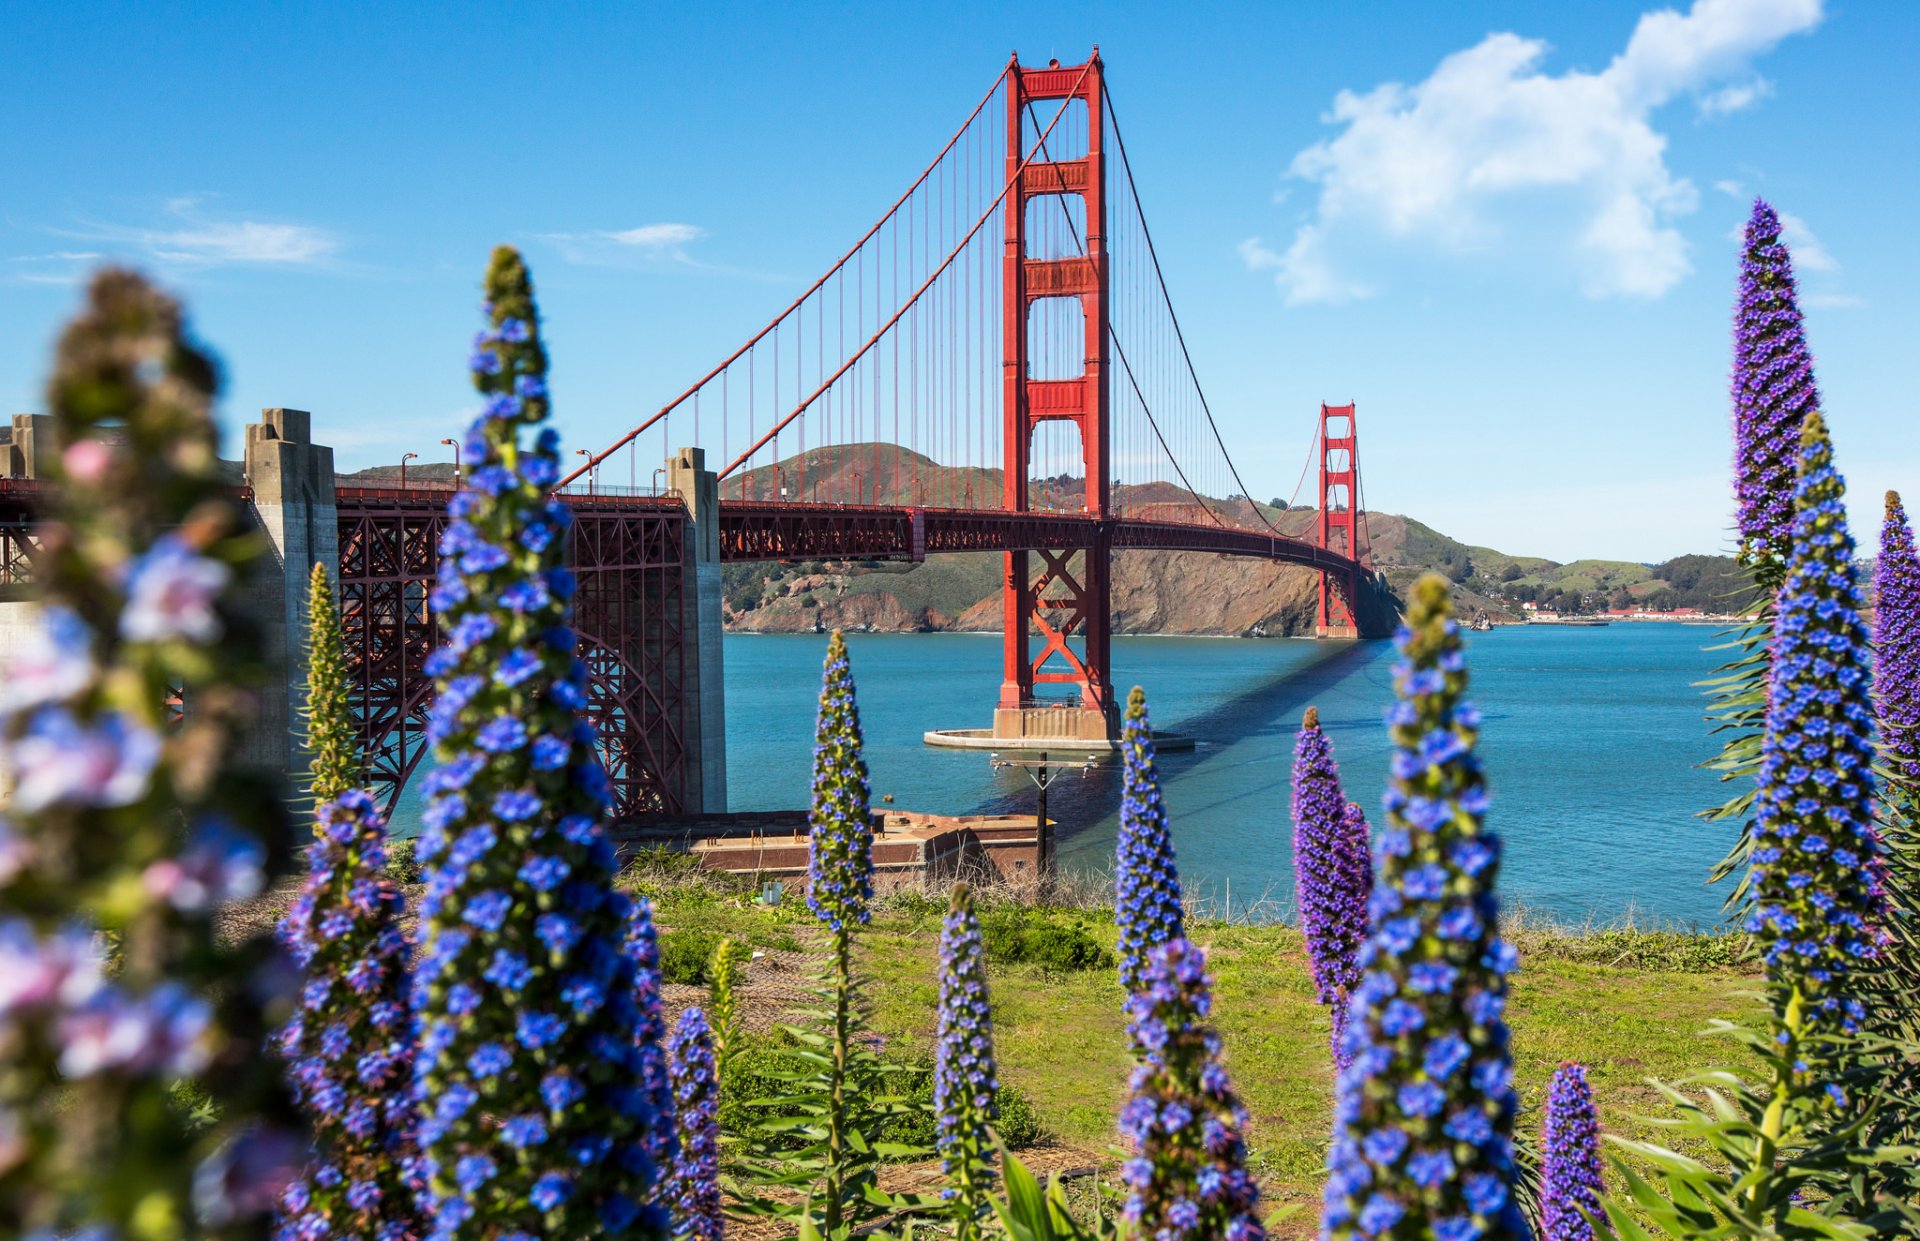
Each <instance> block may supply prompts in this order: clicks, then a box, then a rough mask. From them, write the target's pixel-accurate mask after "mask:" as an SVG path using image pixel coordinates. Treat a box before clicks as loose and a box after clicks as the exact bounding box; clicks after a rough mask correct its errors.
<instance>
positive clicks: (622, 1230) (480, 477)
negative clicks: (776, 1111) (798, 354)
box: [413, 246, 666, 1238]
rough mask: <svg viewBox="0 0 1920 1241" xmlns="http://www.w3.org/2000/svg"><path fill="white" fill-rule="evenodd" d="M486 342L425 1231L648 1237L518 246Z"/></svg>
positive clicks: (548, 439)
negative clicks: (429, 1225) (524, 434)
mask: <svg viewBox="0 0 1920 1241" xmlns="http://www.w3.org/2000/svg"><path fill="white" fill-rule="evenodd" d="M484 309H485V311H486V314H487V317H488V325H487V328H486V330H485V331H483V332H482V333H481V334H480V336H479V338H478V340H477V341H476V342H475V345H474V353H473V358H472V369H473V375H474V385H475V387H477V388H478V389H479V391H480V393H481V396H482V398H483V400H484V401H485V409H484V410H483V412H482V413H481V415H480V417H479V418H478V419H477V420H476V421H475V423H474V424H473V427H472V429H471V430H470V431H469V433H468V436H467V454H468V459H469V460H470V461H471V462H472V463H473V468H472V471H471V473H470V474H469V476H468V479H467V489H466V490H464V491H461V492H460V493H458V494H457V495H456V496H455V497H454V499H453V501H452V503H451V504H450V505H449V514H450V517H451V520H450V521H449V522H448V524H447V529H446V533H445V535H444V536H443V538H442V540H441V547H440V552H441V563H440V578H439V583H438V585H437V586H436V588H435V589H434V591H433V596H432V602H433V606H434V609H435V610H436V611H437V612H439V613H440V616H441V623H442V625H443V627H444V628H445V630H446V632H447V633H448V634H449V640H448V645H447V646H445V647H443V648H441V649H440V650H439V651H436V652H434V654H433V656H432V657H431V659H430V666H429V672H430V673H431V674H432V675H433V676H434V677H435V678H436V682H437V685H436V689H437V695H438V696H437V699H436V701H435V704H434V708H433V713H432V718H431V721H430V724H429V735H430V737H431V739H432V741H433V744H434V755H435V758H436V759H437V765H436V767H435V768H434V770H433V771H432V772H431V773H429V775H428V777H427V781H426V784H427V793H428V799H427V803H426V807H425V809H424V811H423V812H422V815H421V819H422V822H423V823H424V825H425V826H424V828H423V829H422V831H421V834H420V841H419V844H418V846H417V847H416V852H417V856H418V857H419V858H420V859H421V861H422V862H423V863H424V865H425V866H426V893H425V895H424V896H423V898H422V899H421V902H420V910H419V916H420V927H421V945H420V953H419V957H418V960H417V963H416V974H415V978H414V989H413V1007H414V1011H415V1013H416V1014H417V1018H418V1023H419V1032H420V1043H419V1051H418V1058H417V1060H416V1062H415V1087H416V1092H417V1097H418V1099H419V1103H420V1109H421V1121H420V1139H421V1146H422V1148H423V1151H424V1154H425V1156H426V1158H425V1161H424V1165H425V1166H424V1171H425V1173H426V1175H427V1177H428V1181H429V1189H428V1192H427V1194H426V1196H425V1201H426V1205H427V1207H428V1208H429V1210H430V1212H431V1216H432V1221H433V1224H434V1233H433V1235H434V1236H435V1237H446V1238H455V1237H458V1238H467V1237H475V1238H477V1237H508V1236H517V1237H550V1236H558V1237H582V1236H610V1237H658V1236H661V1235H663V1234H664V1233H665V1231H666V1219H665V1213H664V1212H663V1211H660V1210H659V1209H658V1208H657V1207H654V1206H652V1205H649V1202H650V1199H651V1197H652V1189H653V1185H654V1182H655V1180H656V1178H657V1176H658V1175H659V1174H660V1171H661V1170H660V1169H659V1168H658V1167H657V1166H656V1164H655V1162H654V1160H653V1158H652V1156H651V1154H650V1151H651V1150H652V1149H653V1148H654V1144H655V1141H656V1138H655V1135H654V1128H655V1126H656V1125H658V1124H660V1123H662V1122H663V1120H664V1118H662V1117H660V1116H659V1115H658V1114H657V1113H656V1111H655V1109H654V1107H653V1104H652V1102H651V1101H650V1100H649V1098H648V1093H647V1090H646V1088H645V1085H644V1072H645V1070H644V1065H643V1059H642V1057H641V1054H640V1049H639V1047H638V1046H637V1044H636V1041H635V1032H636V1030H637V1029H638V1028H639V1023H640V1014H639V1012H638V1011H637V1010H636V1008H635V1005H634V997H635V995H636V994H637V991H638V987H639V984H637V980H636V978H635V966H634V961H633V958H632V956H631V955H629V954H628V952H627V951H626V949H625V943H624V940H625V936H626V933H627V919H628V913H629V908H630V905H629V902H628V900H627V898H626V897H625V896H624V895H622V894H620V893H618V892H616V891H615V890H614V887H613V877H614V852H613V846H612V845H611V843H609V841H608V840H607V838H606V835H605V833H604V831H603V830H602V828H601V819H602V817H603V816H604V815H605V813H606V810H607V806H608V801H609V790H608V783H607V776H606V772H605V770H604V769H603V768H602V767H601V765H600V759H599V756H598V755H597V754H596V753H595V751H594V733H593V728H592V726H591V725H590V724H589V723H588V722H587V720H586V717H585V714H584V712H585V710H586V705H587V669H586V665H585V664H584V663H583V662H582V661H581V660H580V659H579V658H578V657H577V656H576V655H575V647H576V645H577V640H576V638H575V636H574V632H573V629H572V628H571V624H570V622H571V614H572V605H571V602H570V601H571V598H572V595H573V591H574V580H573V575H572V573H571V572H569V571H568V570H567V568H566V566H565V563H564V561H565V551H566V540H567V525H568V516H567V510H566V508H565V507H564V506H563V505H562V504H560V503H559V501H557V500H555V499H553V498H551V496H550V495H549V491H550V489H551V488H552V486H553V484H554V481H555V480H556V479H557V477H558V476H559V470H560V462H559V437H558V436H557V435H556V434H555V433H554V432H553V430H552V429H551V428H542V429H541V430H540V431H539V433H538V435H537V437H536V438H535V440H534V442H533V444H532V445H531V446H529V445H526V444H523V443H522V442H521V439H520V433H521V431H522V430H523V429H530V428H535V427H539V425H540V424H541V423H543V422H545V421H546V420H547V415H548V400H547V386H546V369H547V361H546V352H545V350H544V348H543V347H542V346H541V343H540V334H539V322H538V318H537V312H536V310H535V307H534V301H533V288H532V283H531V281H530V280H529V278H528V276H527V271H526V267H525V265H524V264H523V263H522V262H521V259H520V256H519V254H518V253H516V252H515V251H514V250H512V249H510V248H508V247H504V246H503V247H501V248H500V249H498V250H495V251H494V254H493V260H492V264H491V266H490V267H489V269H488V272H487V303H486V306H485V307H484Z"/></svg>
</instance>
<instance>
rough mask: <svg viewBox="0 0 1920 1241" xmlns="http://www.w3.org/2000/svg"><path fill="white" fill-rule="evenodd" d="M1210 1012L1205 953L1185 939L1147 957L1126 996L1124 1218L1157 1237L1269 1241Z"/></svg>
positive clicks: (1243, 1122) (1241, 1115)
mask: <svg viewBox="0 0 1920 1241" xmlns="http://www.w3.org/2000/svg"><path fill="white" fill-rule="evenodd" d="M1212 1006H1213V980H1212V979H1211V978H1209V977H1208V976H1207V963H1206V957H1205V955H1204V954H1203V953H1202V952H1201V951H1200V950H1199V949H1198V948H1196V947H1194V946H1193V945H1192V944H1191V943H1189V942H1187V940H1185V939H1184V938H1182V939H1173V940H1169V941H1167V942H1166V943H1164V944H1159V945H1156V946H1155V947H1154V948H1153V949H1152V950H1151V951H1149V952H1148V953H1147V963H1146V973H1145V975H1144V976H1143V978H1142V979H1141V985H1140V988H1139V990H1137V991H1135V992H1134V993H1133V994H1132V995H1131V996H1129V997H1128V999H1127V1014H1128V1017H1129V1018H1130V1020H1129V1021H1128V1023H1127V1033H1128V1035H1129V1036H1130V1037H1131V1038H1132V1040H1133V1054H1134V1068H1133V1078H1132V1081H1131V1083H1130V1086H1129V1088H1130V1090H1131V1092H1132V1093H1131V1095H1130V1096H1129V1098H1128V1099H1127V1102H1126V1104H1125V1106H1123V1107H1122V1108H1121V1110H1120V1133H1121V1136H1122V1137H1124V1138H1125V1139H1126V1141H1127V1144H1128V1146H1129V1147H1130V1148H1131V1151H1132V1156H1131V1158H1129V1159H1128V1160H1127V1162H1126V1164H1125V1165H1124V1166H1123V1167H1122V1168H1121V1172H1120V1175H1121V1178H1122V1179H1123V1180H1124V1181H1125V1182H1126V1185H1127V1203H1126V1218H1127V1220H1128V1222H1130V1223H1131V1224H1133V1226H1134V1227H1135V1228H1136V1229H1138V1230H1139V1232H1140V1234H1141V1235H1142V1236H1146V1237H1154V1238H1157V1239H1158V1241H1203V1239H1204V1241H1213V1239H1215V1238H1226V1241H1259V1239H1260V1238H1263V1237H1265V1236H1266V1231H1265V1229H1264V1228H1262V1227H1261V1224H1260V1215H1259V1207H1260V1191H1259V1187H1258V1186H1257V1185H1256V1184H1255V1183H1254V1180H1253V1178H1252V1177H1251V1176H1250V1175H1248V1173H1247V1166H1246V1164H1247V1146H1246V1128H1247V1111H1246V1108H1244V1107H1243V1106H1241V1103H1240V1100H1239V1098H1238V1097H1237V1096H1236V1095H1235V1094H1234V1092H1233V1084H1232V1082H1231V1081H1229V1080H1228V1078H1227V1070H1226V1066H1225V1065H1223V1064H1221V1062H1220V1036H1219V1034H1218V1033H1216V1032H1215V1031H1214V1030H1213V1028H1212V1027H1210V1026H1208V1025H1207V1024H1206V1021H1207V1017H1208V1014H1209V1013H1210V1011H1211V1010H1212Z"/></svg>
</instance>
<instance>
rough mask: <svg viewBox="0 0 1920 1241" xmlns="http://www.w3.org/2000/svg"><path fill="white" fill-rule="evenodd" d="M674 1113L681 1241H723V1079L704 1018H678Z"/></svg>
mask: <svg viewBox="0 0 1920 1241" xmlns="http://www.w3.org/2000/svg"><path fill="white" fill-rule="evenodd" d="M668 1050H669V1057H668V1065H669V1068H670V1070H671V1072H672V1087H673V1114H674V1119H675V1129H676V1131H677V1132H678V1135H679V1149H678V1150H677V1151H676V1153H675V1155H674V1162H673V1179H672V1180H671V1181H670V1182H669V1183H668V1187H667V1195H666V1197H667V1203H668V1207H669V1210H670V1211H671V1213H672V1215H673V1235H674V1236H675V1237H676V1238H679V1239H680V1241H720V1237H721V1235H722V1234H723V1232H724V1231H725V1227H726V1225H725V1219H724V1217H723V1216H722V1214H721V1208H720V1075H719V1071H718V1069H717V1067H716V1066H715V1064H714V1059H713V1039H712V1035H711V1033H710V1032H709V1031H708V1029H707V1018H706V1014H705V1013H702V1012H701V1011H700V1010H699V1009H698V1008H689V1009H686V1010H685V1011H684V1012H682V1013H681V1014H680V1020H679V1021H678V1022H677V1023H675V1025H674V1027H673V1038H672V1041H671V1043H670V1044H669V1045H668Z"/></svg>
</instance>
